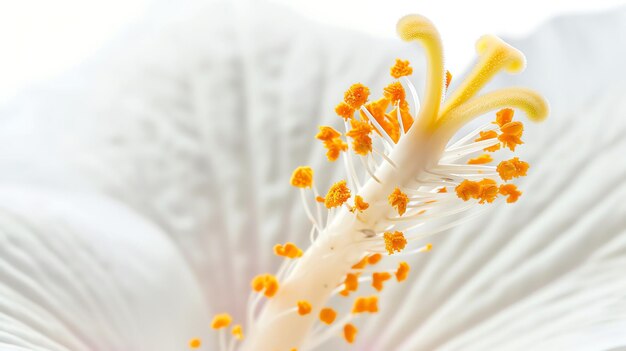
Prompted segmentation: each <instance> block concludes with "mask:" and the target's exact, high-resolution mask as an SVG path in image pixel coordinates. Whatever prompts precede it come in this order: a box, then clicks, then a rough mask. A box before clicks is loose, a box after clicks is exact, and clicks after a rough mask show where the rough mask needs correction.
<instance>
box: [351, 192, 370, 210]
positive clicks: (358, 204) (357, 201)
mask: <svg viewBox="0 0 626 351" xmlns="http://www.w3.org/2000/svg"><path fill="white" fill-rule="evenodd" d="M369 207H370V204H368V203H367V202H365V201H363V198H362V197H361V196H360V195H356V196H355V197H354V207H353V208H352V212H354V211H359V212H363V211H365V210H367V209H368V208H369Z"/></svg>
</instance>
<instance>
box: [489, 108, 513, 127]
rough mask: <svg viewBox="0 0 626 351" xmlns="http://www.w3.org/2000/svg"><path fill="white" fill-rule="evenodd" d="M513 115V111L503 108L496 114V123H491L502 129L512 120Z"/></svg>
mask: <svg viewBox="0 0 626 351" xmlns="http://www.w3.org/2000/svg"><path fill="white" fill-rule="evenodd" d="M514 113H515V112H514V111H513V109H510V108H503V109H502V110H500V111H498V112H496V121H495V122H493V123H494V124H497V125H498V126H499V127H502V126H503V125H505V124H507V123H509V122H511V121H512V120H513V115H514Z"/></svg>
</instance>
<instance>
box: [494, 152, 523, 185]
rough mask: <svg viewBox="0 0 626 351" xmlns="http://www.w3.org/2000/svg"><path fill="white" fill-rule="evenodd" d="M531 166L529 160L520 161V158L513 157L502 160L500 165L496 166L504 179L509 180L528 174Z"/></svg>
mask: <svg viewBox="0 0 626 351" xmlns="http://www.w3.org/2000/svg"><path fill="white" fill-rule="evenodd" d="M529 167H530V165H529V164H528V163H527V162H524V161H520V160H519V158H517V157H513V158H512V159H510V160H508V161H502V162H500V164H499V165H498V167H496V171H498V174H500V178H502V180H504V181H507V180H511V179H513V178H518V177H523V176H526V172H527V171H528V168H529Z"/></svg>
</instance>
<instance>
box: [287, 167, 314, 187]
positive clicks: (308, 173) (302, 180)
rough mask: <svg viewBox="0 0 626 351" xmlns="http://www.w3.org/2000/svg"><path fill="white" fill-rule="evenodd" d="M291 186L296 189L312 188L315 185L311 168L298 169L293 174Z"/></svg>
mask: <svg viewBox="0 0 626 351" xmlns="http://www.w3.org/2000/svg"><path fill="white" fill-rule="evenodd" d="M291 185H292V186H295V187H296V188H310V187H311V186H312V185H313V170H312V169H311V167H298V168H296V169H295V170H294V171H293V173H292V174H291Z"/></svg>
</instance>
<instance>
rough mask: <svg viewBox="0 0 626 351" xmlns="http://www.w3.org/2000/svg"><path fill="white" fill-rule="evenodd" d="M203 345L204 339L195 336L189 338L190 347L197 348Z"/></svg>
mask: <svg viewBox="0 0 626 351" xmlns="http://www.w3.org/2000/svg"><path fill="white" fill-rule="evenodd" d="M200 346H202V341H201V340H200V339H198V338H194V339H191V340H189V347H190V348H192V349H197V348H199V347H200Z"/></svg>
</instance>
